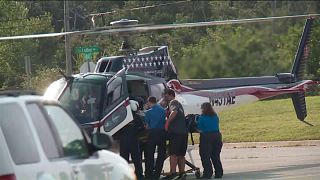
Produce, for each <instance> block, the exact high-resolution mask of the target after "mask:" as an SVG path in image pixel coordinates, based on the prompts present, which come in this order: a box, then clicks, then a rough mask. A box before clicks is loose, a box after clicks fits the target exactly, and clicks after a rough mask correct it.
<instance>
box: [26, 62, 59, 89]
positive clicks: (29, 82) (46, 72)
mask: <svg viewBox="0 0 320 180" xmlns="http://www.w3.org/2000/svg"><path fill="white" fill-rule="evenodd" d="M60 77H61V74H60V73H59V69H57V68H51V69H48V68H41V69H39V70H37V72H36V74H35V75H33V76H32V77H24V78H23V79H24V81H23V82H22V88H23V89H28V90H35V91H36V92H38V93H41V94H43V93H44V92H45V90H46V89H47V87H48V86H49V85H50V84H51V83H52V82H53V81H55V80H58V79H59V78H60Z"/></svg>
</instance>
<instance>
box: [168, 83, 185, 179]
mask: <svg viewBox="0 0 320 180" xmlns="http://www.w3.org/2000/svg"><path fill="white" fill-rule="evenodd" d="M164 98H165V99H166V101H167V102H169V117H168V118H167V121H166V125H165V128H166V130H167V131H168V138H169V156H170V158H169V161H170V173H169V175H167V176H166V177H165V178H164V179H176V178H177V176H178V179H185V177H186V174H185V172H184V169H185V163H186V159H185V155H186V151H187V146H188V129H187V124H186V121H185V116H184V110H183V107H182V105H181V104H180V103H179V101H177V100H175V92H174V91H173V90H172V89H166V90H165V92H164ZM177 165H178V169H179V174H178V173H177V172H176V167H177Z"/></svg>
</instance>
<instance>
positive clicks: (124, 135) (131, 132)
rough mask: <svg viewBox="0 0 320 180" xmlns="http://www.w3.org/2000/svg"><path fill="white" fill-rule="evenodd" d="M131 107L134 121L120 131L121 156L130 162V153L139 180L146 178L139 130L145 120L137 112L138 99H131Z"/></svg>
mask: <svg viewBox="0 0 320 180" xmlns="http://www.w3.org/2000/svg"><path fill="white" fill-rule="evenodd" d="M130 107H131V110H132V114H133V121H131V122H130V123H129V124H127V125H126V126H125V127H123V128H122V129H121V130H120V132H119V140H120V156H121V157H123V158H124V159H125V160H127V161H128V162H129V155H130V154H131V159H132V162H133V164H134V168H135V174H136V177H137V179H138V180H141V179H144V176H143V170H142V160H141V154H140V147H139V140H138V136H137V135H138V132H139V129H141V126H142V127H143V122H142V120H141V118H140V117H139V115H138V114H137V113H136V112H137V110H138V107H139V104H138V102H137V101H134V100H130Z"/></svg>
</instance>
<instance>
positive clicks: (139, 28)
mask: <svg viewBox="0 0 320 180" xmlns="http://www.w3.org/2000/svg"><path fill="white" fill-rule="evenodd" d="M316 16H320V14H303V15H292V16H278V17H265V18H251V19H238V20H222V21H207V22H196V23H179V24H164V25H146V24H143V25H139V24H138V25H133V26H129V27H128V26H120V27H112V26H106V27H101V28H98V29H93V30H84V31H72V32H61V33H46V34H33V35H22V36H8V37H0V40H14V39H31V38H44V37H57V36H65V35H81V34H85V35H90V34H117V33H134V32H136V33H139V32H148V31H155V30H165V29H177V28H187V27H206V26H217V25H230V24H244V23H257V22H265V21H270V20H276V19H287V18H302V17H316Z"/></svg>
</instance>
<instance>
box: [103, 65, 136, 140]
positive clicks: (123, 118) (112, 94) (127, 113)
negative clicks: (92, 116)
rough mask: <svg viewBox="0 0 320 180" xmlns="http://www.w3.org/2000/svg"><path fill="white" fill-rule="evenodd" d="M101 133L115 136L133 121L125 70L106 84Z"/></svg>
mask: <svg viewBox="0 0 320 180" xmlns="http://www.w3.org/2000/svg"><path fill="white" fill-rule="evenodd" d="M106 89H107V91H106V93H105V97H104V105H103V118H102V120H101V121H100V123H99V124H100V132H105V133H107V134H108V135H111V136H112V135H114V134H115V133H116V132H118V131H119V130H120V129H121V128H122V127H124V126H125V125H127V124H128V123H129V122H131V121H132V120H133V116H132V112H131V108H130V103H129V94H128V89H127V83H126V77H125V69H121V70H120V71H118V72H117V73H116V74H115V75H114V76H113V77H112V78H111V79H110V80H109V81H108V82H107V84H106Z"/></svg>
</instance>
